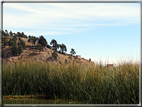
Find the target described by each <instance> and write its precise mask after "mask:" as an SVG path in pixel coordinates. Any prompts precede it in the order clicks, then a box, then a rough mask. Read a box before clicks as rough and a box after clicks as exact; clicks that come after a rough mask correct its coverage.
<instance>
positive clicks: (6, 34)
mask: <svg viewBox="0 0 142 107" xmlns="http://www.w3.org/2000/svg"><path fill="white" fill-rule="evenodd" d="M6 31H7V30H6ZM1 33H2V36H9V35H8V33H5V32H4V31H3V30H2V31H1Z"/></svg>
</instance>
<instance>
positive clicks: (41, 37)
mask: <svg viewBox="0 0 142 107" xmlns="http://www.w3.org/2000/svg"><path fill="white" fill-rule="evenodd" d="M38 43H40V44H41V45H42V46H43V47H45V46H47V41H46V39H45V38H44V37H43V36H42V35H41V36H40V37H39V39H38Z"/></svg>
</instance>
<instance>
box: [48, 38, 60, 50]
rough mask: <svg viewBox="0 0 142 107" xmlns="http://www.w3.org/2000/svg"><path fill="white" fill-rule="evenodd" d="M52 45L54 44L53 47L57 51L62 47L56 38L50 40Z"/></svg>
mask: <svg viewBox="0 0 142 107" xmlns="http://www.w3.org/2000/svg"><path fill="white" fill-rule="evenodd" d="M50 45H53V46H52V47H53V48H54V49H55V50H56V51H57V48H59V47H60V45H59V44H57V41H56V40H55V39H52V41H51V42H50Z"/></svg>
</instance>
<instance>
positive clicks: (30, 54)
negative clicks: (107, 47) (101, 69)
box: [2, 36, 94, 64]
mask: <svg viewBox="0 0 142 107" xmlns="http://www.w3.org/2000/svg"><path fill="white" fill-rule="evenodd" d="M11 38H12V37H10V36H7V40H8V41H9V40H10V39H11ZM18 38H19V37H17V43H18ZM20 38H21V39H22V40H23V41H24V42H25V43H26V46H27V48H26V50H23V52H22V53H21V54H20V55H18V56H13V55H12V52H11V49H10V48H9V46H5V47H4V44H3V43H2V51H3V52H4V54H5V55H6V56H7V57H6V58H3V62H16V61H36V60H38V61H43V62H53V63H59V64H62V63H70V62H77V63H81V64H82V63H83V64H94V62H92V61H89V60H86V59H84V58H76V57H75V56H71V55H70V54H66V53H64V54H62V53H60V52H59V51H56V53H57V54H58V57H57V61H56V60H55V59H54V58H53V57H52V53H53V52H54V50H52V49H49V48H47V47H45V48H43V51H40V52H39V50H37V49H36V47H37V44H38V43H35V45H33V44H32V43H31V42H28V39H27V38H22V37H20Z"/></svg>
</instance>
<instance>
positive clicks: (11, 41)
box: [8, 39, 16, 48]
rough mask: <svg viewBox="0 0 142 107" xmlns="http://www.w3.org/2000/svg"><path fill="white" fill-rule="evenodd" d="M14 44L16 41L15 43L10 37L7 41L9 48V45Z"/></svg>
mask: <svg viewBox="0 0 142 107" xmlns="http://www.w3.org/2000/svg"><path fill="white" fill-rule="evenodd" d="M14 44H15V45H16V43H15V41H13V40H12V39H10V40H9V41H8V45H9V48H10V46H12V45H14Z"/></svg>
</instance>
